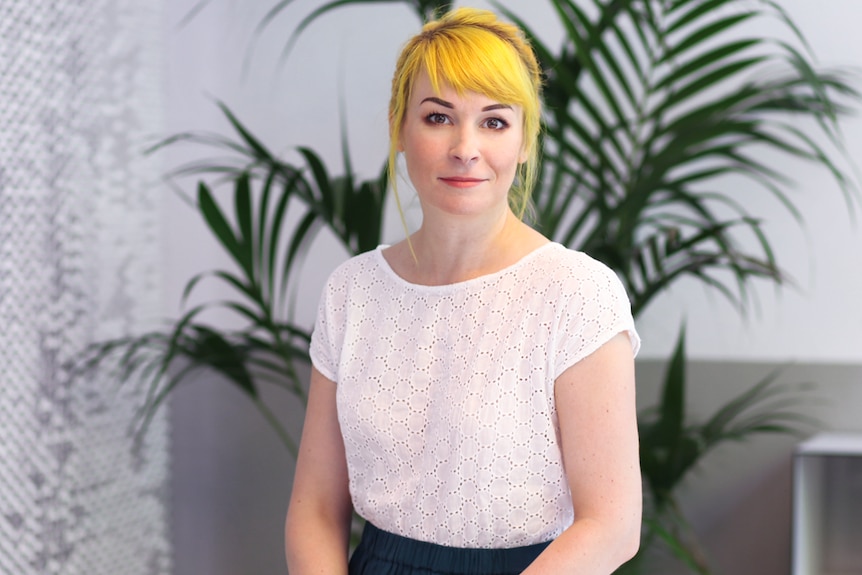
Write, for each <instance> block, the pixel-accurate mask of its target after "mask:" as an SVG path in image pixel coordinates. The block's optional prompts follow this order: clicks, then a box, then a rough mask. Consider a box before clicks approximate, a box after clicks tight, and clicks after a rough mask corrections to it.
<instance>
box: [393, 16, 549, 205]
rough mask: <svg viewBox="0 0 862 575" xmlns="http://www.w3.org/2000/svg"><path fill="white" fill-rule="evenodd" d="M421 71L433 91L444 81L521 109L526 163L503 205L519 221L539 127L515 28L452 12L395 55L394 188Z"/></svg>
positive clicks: (537, 98) (530, 74)
mask: <svg viewBox="0 0 862 575" xmlns="http://www.w3.org/2000/svg"><path fill="white" fill-rule="evenodd" d="M422 70H425V71H427V72H428V77H429V79H430V80H431V86H432V88H433V89H434V90H435V91H436V92H439V90H440V85H441V84H442V83H444V82H445V83H448V84H449V85H451V86H452V88H453V89H454V90H455V91H456V92H458V93H464V92H477V93H479V94H483V95H484V96H487V97H489V98H491V99H493V100H496V101H498V102H500V103H502V104H509V105H517V106H519V107H520V108H521V110H522V111H523V118H524V120H523V121H524V125H523V133H524V150H525V152H526V156H527V160H526V161H525V162H524V163H522V164H520V165H519V166H518V172H517V174H516V177H515V183H514V184H513V186H512V189H511V190H510V191H509V206H510V207H511V208H512V211H513V212H514V213H515V214H516V215H517V216H518V217H519V218H522V219H523V217H524V214H525V213H526V212H528V211H529V210H530V207H531V202H530V196H531V194H532V191H533V186H534V184H535V180H536V170H537V167H538V159H539V150H538V138H539V131H540V129H541V115H542V102H541V86H542V81H541V71H540V69H539V64H538V62H537V61H536V56H535V54H534V53H533V49H532V48H531V47H530V45H529V43H528V42H527V40H526V38H525V37H524V34H523V33H522V32H521V30H520V29H519V28H518V27H517V26H514V25H512V24H508V23H505V22H501V21H500V20H498V19H497V17H496V16H495V15H494V14H493V13H492V12H489V11H487V10H477V9H475V8H458V9H456V10H453V11H451V12H447V13H446V14H444V15H443V16H441V17H440V18H439V19H437V20H433V21H431V22H428V23H427V24H425V26H424V27H423V28H422V31H421V32H420V33H419V34H417V35H416V36H414V37H413V38H412V39H411V40H410V41H409V42H407V44H406V45H405V46H404V48H403V49H402V51H401V55H400V56H399V58H398V62H397V63H396V65H395V74H394V76H393V78H392V96H391V99H390V100H389V181H390V182H391V183H392V186H393V190H395V199H396V202H397V203H398V209H399V212H401V217H402V222H403V221H404V214H403V212H402V211H401V203H400V200H399V199H398V192H397V189H396V188H395V182H396V173H395V160H396V156H397V153H398V141H399V139H400V135H401V126H402V124H403V121H404V113H405V109H406V107H407V103H408V102H409V100H410V93H411V90H412V89H413V84H414V82H415V80H416V77H417V76H418V75H419V73H420V72H421V71H422Z"/></svg>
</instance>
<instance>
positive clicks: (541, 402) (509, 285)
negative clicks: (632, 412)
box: [311, 243, 640, 548]
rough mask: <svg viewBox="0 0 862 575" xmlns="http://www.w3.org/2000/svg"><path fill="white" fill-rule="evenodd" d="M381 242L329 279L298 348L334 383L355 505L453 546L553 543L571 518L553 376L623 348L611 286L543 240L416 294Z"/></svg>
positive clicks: (622, 299) (391, 525) (396, 527)
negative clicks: (306, 343) (505, 260)
mask: <svg viewBox="0 0 862 575" xmlns="http://www.w3.org/2000/svg"><path fill="white" fill-rule="evenodd" d="M382 247H383V246H381V248H378V249H377V250H374V251H371V252H368V253H365V254H362V255H359V256H357V257H355V258H352V259H350V260H348V261H347V262H345V263H344V264H342V265H341V266H340V267H339V268H338V269H336V270H335V272H333V274H332V275H331V276H330V278H329V280H328V282H327V284H326V287H325V289H324V293H323V296H322V299H321V302H320V307H319V310H318V317H317V323H316V325H315V329H314V333H313V336H312V342H311V359H312V362H313V364H314V366H315V367H316V368H317V369H318V370H319V371H320V372H321V373H322V374H323V375H324V376H326V377H327V378H329V379H331V380H333V381H335V382H336V384H337V386H338V389H337V409H338V420H339V423H340V426H341V432H342V435H343V437H344V447H345V450H346V455H347V468H348V475H349V483H350V493H351V497H352V499H353V504H354V507H355V509H356V511H357V512H358V513H359V514H360V515H361V516H362V517H364V518H365V519H366V520H368V521H370V522H371V523H373V524H374V525H376V526H377V527H379V528H380V529H383V530H385V531H389V532H391V533H396V534H398V535H402V536H405V537H410V538H413V539H418V540H421V541H429V542H433V543H437V544H441V545H449V546H455V547H467V548H508V547H516V546H520V545H530V544H533V543H541V542H545V541H549V540H551V539H553V538H555V537H557V536H558V535H559V534H560V533H561V532H562V531H563V530H564V529H565V528H566V527H568V526H569V525H570V524H571V522H572V520H573V512H572V502H571V496H570V494H569V490H568V484H567V482H566V476H565V472H564V469H563V462H562V456H561V453H560V444H559V426H558V424H557V414H556V408H555V404H554V382H555V380H556V378H557V377H558V376H559V375H560V374H561V373H563V371H565V370H566V369H567V368H568V367H570V366H571V365H573V364H575V363H576V362H577V361H579V360H580V359H582V358H584V357H586V356H587V355H589V354H590V353H592V352H593V351H595V350H596V349H598V348H599V347H600V346H601V345H602V344H604V343H605V342H607V341H608V340H609V339H610V338H611V337H613V336H614V335H615V334H617V333H619V332H621V331H627V332H628V334H629V337H630V339H631V342H632V347H633V350H634V353H637V350H638V347H639V345H640V340H639V338H638V335H637V333H636V331H635V328H634V323H633V320H632V315H631V307H630V304H629V300H628V297H627V296H626V293H625V290H624V289H623V286H622V283H621V282H620V281H619V279H618V278H617V277H616V275H615V274H614V273H613V271H612V270H610V269H609V268H608V267H607V266H605V265H604V264H601V263H599V262H598V261H596V260H594V259H592V258H590V257H589V256H587V255H586V254H583V253H581V252H576V251H573V250H569V249H567V248H565V247H564V246H562V245H560V244H556V243H549V244H546V245H544V246H542V247H540V248H538V249H537V250H535V251H534V252H532V253H530V254H528V255H527V256H525V257H524V258H523V259H521V260H520V261H518V262H517V263H515V264H513V265H511V266H509V267H507V268H505V269H503V270H501V271H499V272H496V273H493V274H489V275H485V276H481V277H478V278H475V279H472V280H468V281H464V282H459V283H456V284H451V285H444V286H423V285H417V284H411V283H408V282H406V281H405V280H403V279H402V278H401V277H399V276H398V275H396V274H395V272H394V271H393V270H392V268H390V267H389V265H388V263H387V262H386V260H385V259H384V258H383V255H382V253H381V249H382ZM591 384H592V385H601V382H600V381H596V382H592V383H591Z"/></svg>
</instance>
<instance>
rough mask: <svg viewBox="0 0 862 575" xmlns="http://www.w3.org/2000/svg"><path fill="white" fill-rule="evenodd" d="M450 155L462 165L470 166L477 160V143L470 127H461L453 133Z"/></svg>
mask: <svg viewBox="0 0 862 575" xmlns="http://www.w3.org/2000/svg"><path fill="white" fill-rule="evenodd" d="M454 132H455V133H454V136H453V138H452V147H451V149H450V152H449V153H450V155H451V156H452V158H453V159H455V160H457V161H459V162H462V163H464V164H471V163H473V162H474V161H476V160H477V159H479V142H478V140H477V137H476V133H475V131H474V130H473V128H472V127H471V126H463V127H461V128H460V129H458V130H455V131H454Z"/></svg>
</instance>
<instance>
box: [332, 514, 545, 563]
mask: <svg viewBox="0 0 862 575" xmlns="http://www.w3.org/2000/svg"><path fill="white" fill-rule="evenodd" d="M549 544H550V541H549V542H547V543H538V544H536V545H528V546H526V547H514V548H511V549H463V548H459V547H447V546H445V545H437V544H435V543H426V542H424V541H416V540H415V539H409V538H407V537H401V536H400V535H395V534H393V533H387V532H386V531H383V530H381V529H378V528H377V527H375V526H374V525H372V524H371V523H368V522H366V523H365V529H364V530H363V532H362V540H361V541H360V542H359V546H358V547H357V548H356V551H354V552H353V556H352V557H351V558H350V568H349V570H348V573H349V575H517V574H519V573H521V572H522V571H523V570H524V569H526V568H527V567H528V566H529V565H530V563H532V562H533V560H534V559H535V558H536V557H538V555H539V553H541V552H542V551H544V549H545V547H547V546H548V545H549Z"/></svg>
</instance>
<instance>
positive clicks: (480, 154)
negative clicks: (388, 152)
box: [398, 71, 526, 217]
mask: <svg viewBox="0 0 862 575" xmlns="http://www.w3.org/2000/svg"><path fill="white" fill-rule="evenodd" d="M398 148H399V150H400V151H403V152H404V157H405V160H406V163H407V172H408V174H409V175H410V180H411V181H412V182H413V185H414V186H415V187H416V192H417V193H418V195H419V200H420V202H421V204H422V209H423V213H424V214H425V215H426V217H427V216H428V215H430V213H431V212H434V211H439V212H443V213H447V214H453V215H489V214H493V213H495V212H497V211H500V210H505V209H508V193H509V188H510V187H511V186H512V182H513V180H514V178H515V173H516V170H517V167H518V164H519V163H520V162H523V161H525V160H526V154H525V152H524V149H523V118H522V112H521V110H520V108H519V107H517V106H509V105H506V104H502V103H500V102H497V101H494V100H492V99H490V98H488V97H486V96H484V95H482V94H478V93H475V92H467V93H464V94H463V95H458V93H457V92H456V91H455V90H454V89H453V88H452V87H451V86H450V85H448V84H446V83H444V84H442V85H441V86H440V94H436V93H435V92H434V90H433V89H432V87H431V81H430V80H429V78H428V75H427V73H425V72H424V71H423V72H420V74H419V76H418V77H417V78H416V82H415V83H414V85H413V91H412V94H411V96H410V101H409V102H408V104H407V109H406V111H405V114H404V123H403V125H402V128H401V135H400V140H399V146H398Z"/></svg>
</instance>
